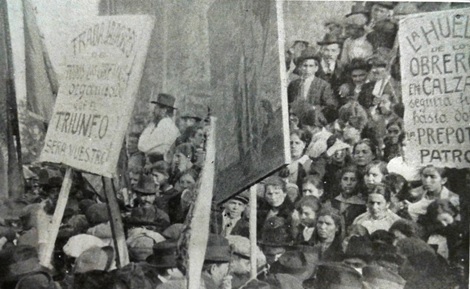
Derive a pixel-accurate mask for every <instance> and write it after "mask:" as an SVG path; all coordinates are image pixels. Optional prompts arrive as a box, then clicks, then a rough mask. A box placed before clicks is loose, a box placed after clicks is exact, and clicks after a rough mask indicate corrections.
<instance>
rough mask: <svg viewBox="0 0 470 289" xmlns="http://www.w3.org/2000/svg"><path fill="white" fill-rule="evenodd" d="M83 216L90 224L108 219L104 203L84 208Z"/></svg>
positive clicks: (104, 221)
mask: <svg viewBox="0 0 470 289" xmlns="http://www.w3.org/2000/svg"><path fill="white" fill-rule="evenodd" d="M85 216H86V219H87V220H88V222H89V223H90V224H91V225H92V226H94V225H97V224H101V223H106V222H108V221H109V215H108V208H107V206H106V204H105V203H101V204H93V205H91V206H90V207H88V209H87V210H86V212H85Z"/></svg>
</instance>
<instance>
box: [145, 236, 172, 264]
mask: <svg viewBox="0 0 470 289" xmlns="http://www.w3.org/2000/svg"><path fill="white" fill-rule="evenodd" d="M177 258H178V255H177V243H176V242H174V241H169V240H168V241H163V242H160V243H157V244H155V246H154V247H153V254H152V255H150V256H149V257H148V258H147V260H146V261H147V263H149V264H150V265H151V266H152V267H156V268H175V267H177V262H176V261H177Z"/></svg>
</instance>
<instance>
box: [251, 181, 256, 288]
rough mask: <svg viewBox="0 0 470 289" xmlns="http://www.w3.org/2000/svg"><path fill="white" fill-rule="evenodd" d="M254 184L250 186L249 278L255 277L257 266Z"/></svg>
mask: <svg viewBox="0 0 470 289" xmlns="http://www.w3.org/2000/svg"><path fill="white" fill-rule="evenodd" d="M257 197H258V196H257V194H256V184H255V185H253V186H251V187H250V264H251V268H250V269H251V270H250V279H256V276H257V275H258V267H257V264H256V255H257V254H256V238H257V236H256V206H257V204H256V203H257V199H256V198H257Z"/></svg>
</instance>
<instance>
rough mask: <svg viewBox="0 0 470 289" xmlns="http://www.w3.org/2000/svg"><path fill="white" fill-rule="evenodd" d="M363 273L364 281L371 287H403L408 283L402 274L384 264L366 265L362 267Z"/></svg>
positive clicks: (398, 288) (382, 288)
mask: <svg viewBox="0 0 470 289" xmlns="http://www.w3.org/2000/svg"><path fill="white" fill-rule="evenodd" d="M362 275H363V281H364V283H365V284H367V285H369V286H371V288H377V289H402V288H404V287H405V283H406V281H405V279H403V278H402V277H401V276H400V275H398V274H397V273H395V272H393V271H391V270H388V269H386V268H384V267H382V266H366V267H364V268H362Z"/></svg>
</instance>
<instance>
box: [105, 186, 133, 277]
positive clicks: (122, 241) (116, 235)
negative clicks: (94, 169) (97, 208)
mask: <svg viewBox="0 0 470 289" xmlns="http://www.w3.org/2000/svg"><path fill="white" fill-rule="evenodd" d="M108 180H109V182H110V183H111V188H112V190H111V189H109V187H108V186H106V178H105V177H102V181H103V190H104V195H105V198H106V205H107V207H108V214H109V220H110V224H111V232H112V233H113V242H114V248H115V252H116V267H117V268H118V269H119V268H122V267H124V266H126V265H127V264H129V253H128V251H127V245H126V235H125V233H124V226H123V224H122V219H121V211H120V210H119V205H118V202H117V198H116V188H115V187H114V183H113V180H112V179H108Z"/></svg>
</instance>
